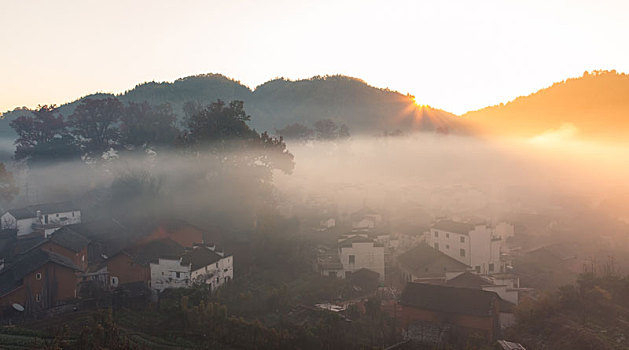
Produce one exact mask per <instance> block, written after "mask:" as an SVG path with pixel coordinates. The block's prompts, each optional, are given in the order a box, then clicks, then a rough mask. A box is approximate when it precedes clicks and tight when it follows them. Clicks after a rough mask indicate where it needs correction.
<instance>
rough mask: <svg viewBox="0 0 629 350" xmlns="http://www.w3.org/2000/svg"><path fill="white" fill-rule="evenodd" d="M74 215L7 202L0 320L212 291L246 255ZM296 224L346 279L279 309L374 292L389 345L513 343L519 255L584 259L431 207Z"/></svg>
mask: <svg viewBox="0 0 629 350" xmlns="http://www.w3.org/2000/svg"><path fill="white" fill-rule="evenodd" d="M83 217H84V215H83V216H82V208H81V207H80V206H78V205H76V204H73V203H72V202H62V203H47V204H39V205H32V206H28V207H23V208H16V209H9V210H8V211H6V212H5V213H4V214H3V215H2V216H1V217H0V220H1V223H2V231H1V233H0V244H1V245H0V253H1V254H2V256H1V260H0V261H1V265H0V268H1V269H0V313H1V315H2V323H3V324H5V325H7V324H20V323H24V322H28V320H34V319H46V318H47V317H52V316H55V315H60V314H63V313H72V312H75V311H76V310H77V309H85V308H88V309H89V308H94V309H97V308H102V307H116V305H129V304H133V303H139V304H146V303H149V304H150V303H159V301H160V298H161V297H162V295H164V293H165V292H168V291H171V290H176V289H190V288H197V289H199V288H200V290H203V291H205V293H207V294H208V295H212V294H214V293H217V291H219V290H221V289H222V288H224V287H225V286H229V285H230V283H231V282H232V280H239V279H241V278H245V279H246V278H248V277H246V276H247V275H248V274H247V273H245V271H246V270H248V268H247V267H246V264H241V266H243V268H242V270H243V271H242V272H241V271H239V270H238V269H235V268H234V265H235V264H236V266H238V263H239V260H242V261H247V260H251V250H249V249H244V250H243V249H241V250H240V251H238V252H233V253H232V252H230V251H229V250H226V249H225V248H224V247H222V246H221V245H219V244H217V243H216V242H220V241H223V240H224V237H220V233H217V229H216V228H209V229H207V228H206V229H203V228H200V227H197V226H195V225H193V224H190V223H188V222H186V221H184V220H176V219H162V220H154V221H148V222H147V221H145V220H144V221H141V220H132V219H129V220H116V219H113V218H111V219H100V220H96V221H84V220H83V219H82V218H83ZM301 226H302V227H301V229H300V231H302V232H301V233H298V232H294V233H293V234H294V235H309V236H310V237H315V239H314V240H312V241H311V242H313V243H312V246H310V247H309V249H310V250H311V254H310V255H308V256H311V257H312V259H313V260H312V268H311V272H310V273H311V274H312V275H319V276H321V277H322V278H324V279H329V280H339V281H342V280H344V281H347V283H349V286H351V289H350V291H349V292H347V289H345V290H344V291H343V292H340V293H338V294H335V296H334V297H332V298H329V299H321V300H318V301H315V302H313V303H312V304H311V305H305V304H299V305H297V306H293V307H291V308H292V309H291V311H290V312H289V315H293V317H298V318H299V317H302V316H296V315H301V313H303V312H306V313H313V312H314V313H317V312H319V313H333V314H337V315H338V316H340V317H342V318H343V319H347V320H350V319H351V316H349V314H348V312H350V310H356V308H357V307H358V309H359V310H360V309H362V310H365V307H366V304H368V303H369V302H372V301H373V300H377V302H378V304H379V305H378V308H379V309H380V311H381V312H382V313H383V314H386V315H388V316H387V317H389V318H390V319H392V320H394V325H393V326H392V327H393V332H394V333H395V334H396V336H395V337H394V339H397V340H399V341H400V344H401V345H399V346H400V348H403V346H404V344H411V343H416V344H441V343H443V342H444V341H445V340H446V339H448V338H450V337H452V336H453V335H455V334H456V335H459V336H460V335H465V336H476V337H480V339H481V341H483V342H485V343H488V344H501V345H500V346H502V348H503V349H523V348H524V347H520V348H518V347H515V346H521V345H517V344H515V343H510V342H509V341H508V340H505V339H504V330H505V329H507V328H508V327H509V326H511V325H513V324H514V322H515V318H516V316H515V310H516V308H517V306H518V305H519V304H520V303H522V302H525V303H526V302H527V301H535V300H537V298H538V296H539V293H540V290H539V288H540V287H542V288H543V284H540V283H536V282H535V279H531V276H532V275H533V276H534V277H539V275H540V273H539V272H534V273H530V271H528V272H527V270H526V268H527V266H528V267H530V262H531V261H541V262H544V263H548V264H554V265H556V266H554V267H553V269H555V270H556V271H570V273H572V274H574V275H576V274H578V273H581V272H583V269H587V267H588V264H590V265H591V261H590V262H588V261H586V259H585V258H584V257H580V258H578V257H577V256H576V255H575V256H565V254H564V255H563V256H562V255H561V253H560V251H561V250H562V249H558V248H557V244H548V245H545V246H542V247H533V248H529V249H526V250H523V249H522V246H521V245H522V243H523V242H522V240H521V239H518V237H517V235H518V234H517V230H516V228H515V226H514V224H512V223H509V222H505V221H501V222H498V223H495V224H491V223H489V222H487V221H485V222H483V221H478V220H477V221H476V222H473V221H472V220H459V221H456V220H453V219H449V218H447V217H437V218H435V219H434V220H432V222H431V224H430V225H429V226H426V228H425V229H423V230H422V229H419V230H415V231H411V232H410V234H409V231H408V230H407V231H406V232H404V233H402V232H395V230H391V227H392V225H391V223H390V222H389V221H388V218H387V217H386V216H383V215H382V214H381V213H379V212H377V211H375V210H373V209H371V208H369V207H368V206H366V205H364V204H363V206H362V207H361V208H360V209H359V210H357V211H355V212H353V213H351V214H349V215H347V216H346V217H345V218H339V217H334V216H332V215H320V216H319V219H318V220H314V221H312V220H311V221H310V222H308V221H306V222H304V223H302V225H301ZM235 250H238V249H235ZM563 250H564V251H565V250H566V249H563ZM518 262H521V263H522V266H521V268H518ZM559 265H561V266H559ZM562 269H564V270H562ZM374 298H377V299H374ZM350 314H351V313H350ZM509 346H511V347H509Z"/></svg>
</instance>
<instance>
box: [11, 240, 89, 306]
mask: <svg viewBox="0 0 629 350" xmlns="http://www.w3.org/2000/svg"><path fill="white" fill-rule="evenodd" d="M48 262H52V263H54V264H57V265H60V266H64V267H67V268H69V269H72V270H76V271H79V270H80V269H79V267H78V266H76V265H75V264H74V263H73V262H72V261H71V260H70V259H68V258H66V257H65V256H63V255H59V254H57V253H54V252H49V251H45V250H42V249H31V250H29V251H28V252H26V253H24V254H21V255H19V256H17V257H16V260H15V261H14V262H13V263H11V265H9V266H7V267H6V268H5V269H4V270H2V272H0V295H4V294H6V293H8V292H10V291H11V290H13V289H15V288H16V287H18V286H19V285H20V284H21V280H22V279H23V278H24V277H25V276H26V275H28V274H29V273H31V272H33V271H35V270H37V269H38V268H40V267H42V266H44V265H45V264H46V263H48Z"/></svg>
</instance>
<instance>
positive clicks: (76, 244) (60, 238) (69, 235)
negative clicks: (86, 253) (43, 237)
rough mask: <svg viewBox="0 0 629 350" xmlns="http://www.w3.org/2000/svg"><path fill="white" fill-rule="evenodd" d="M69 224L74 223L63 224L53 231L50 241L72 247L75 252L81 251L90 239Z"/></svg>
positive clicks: (68, 247)
mask: <svg viewBox="0 0 629 350" xmlns="http://www.w3.org/2000/svg"><path fill="white" fill-rule="evenodd" d="M69 226H74V225H68V226H62V227H61V228H60V229H58V230H56V231H55V232H53V233H52V235H51V236H50V241H52V242H54V243H55V244H58V245H60V246H62V247H64V248H67V249H70V250H71V251H73V252H80V251H81V249H83V248H85V247H87V245H88V244H89V243H90V240H89V239H87V238H85V237H84V236H83V235H81V234H80V233H78V232H76V231H74V230H73V228H72V227H69Z"/></svg>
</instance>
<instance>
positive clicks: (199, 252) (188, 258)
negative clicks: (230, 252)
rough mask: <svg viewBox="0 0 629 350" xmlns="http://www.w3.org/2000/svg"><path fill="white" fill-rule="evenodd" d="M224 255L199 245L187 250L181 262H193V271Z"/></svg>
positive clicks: (186, 263) (184, 263)
mask: <svg viewBox="0 0 629 350" xmlns="http://www.w3.org/2000/svg"><path fill="white" fill-rule="evenodd" d="M222 258H223V257H222V256H220V255H219V254H217V253H216V252H213V251H212V250H210V249H208V248H206V247H203V246H199V247H195V248H193V249H192V250H189V251H187V252H186V253H184V254H183V255H182V256H181V263H182V264H183V265H188V264H191V265H192V266H191V269H192V271H196V270H198V269H200V268H203V267H205V266H208V265H210V264H213V263H215V262H217V261H219V260H221V259H222Z"/></svg>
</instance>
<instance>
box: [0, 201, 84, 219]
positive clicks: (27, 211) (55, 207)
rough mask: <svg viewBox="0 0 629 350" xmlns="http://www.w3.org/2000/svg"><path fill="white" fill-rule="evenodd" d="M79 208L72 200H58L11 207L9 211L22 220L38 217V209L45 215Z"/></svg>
mask: <svg viewBox="0 0 629 350" xmlns="http://www.w3.org/2000/svg"><path fill="white" fill-rule="evenodd" d="M78 210H81V209H80V208H79V207H78V206H77V205H76V204H74V203H72V202H57V203H45V204H36V205H29V206H27V207H24V208H16V209H9V210H8V212H9V213H11V215H13V217H14V218H16V219H18V220H20V219H27V218H34V217H37V211H40V212H41V213H42V214H44V215H45V214H55V213H64V212H70V211H78Z"/></svg>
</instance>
